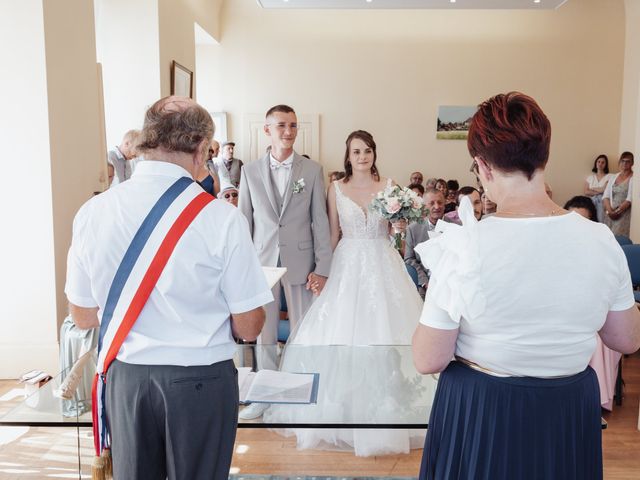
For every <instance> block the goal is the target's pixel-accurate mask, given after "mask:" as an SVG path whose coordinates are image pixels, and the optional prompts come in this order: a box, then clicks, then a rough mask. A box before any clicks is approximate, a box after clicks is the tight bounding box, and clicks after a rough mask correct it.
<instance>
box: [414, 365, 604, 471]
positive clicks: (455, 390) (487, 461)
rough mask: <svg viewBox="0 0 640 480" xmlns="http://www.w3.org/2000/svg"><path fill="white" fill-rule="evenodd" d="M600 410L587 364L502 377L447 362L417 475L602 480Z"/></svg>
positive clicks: (595, 387) (595, 389) (597, 388)
mask: <svg viewBox="0 0 640 480" xmlns="http://www.w3.org/2000/svg"><path fill="white" fill-rule="evenodd" d="M600 414H601V411H600V393H599V387H598V380H597V378H596V374H595V372H594V371H593V369H592V368H591V367H587V369H586V370H585V371H583V372H581V373H578V374H577V375H573V376H571V377H566V378H554V379H542V378H532V377H506V378H503V377H495V376H492V375H488V374H486V373H481V372H479V371H477V370H474V369H472V368H471V367H469V366H467V365H465V364H463V363H460V362H455V361H454V362H451V363H450V364H449V366H448V367H447V368H446V370H445V371H444V372H442V373H441V374H440V380H439V382H438V389H437V392H436V396H435V400H434V403H433V407H432V409H431V416H430V419H429V429H428V430H427V439H426V442H425V447H424V453H423V457H422V466H421V469H420V479H429V480H455V479H461V480H462V479H464V480H467V479H468V480H471V479H473V480H481V479H486V480H501V479H509V480H528V479H531V480H534V479H535V480H574V479H575V480H591V479H602V429H601V428H602V427H601V421H600V418H601V417H600Z"/></svg>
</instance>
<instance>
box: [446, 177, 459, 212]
mask: <svg viewBox="0 0 640 480" xmlns="http://www.w3.org/2000/svg"><path fill="white" fill-rule="evenodd" d="M459 188H460V184H459V183H458V181H457V180H448V181H447V193H446V196H445V199H444V213H449V212H453V211H454V210H455V209H456V208H457V207H458V189H459Z"/></svg>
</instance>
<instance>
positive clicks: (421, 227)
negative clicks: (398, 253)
mask: <svg viewBox="0 0 640 480" xmlns="http://www.w3.org/2000/svg"><path fill="white" fill-rule="evenodd" d="M427 240H429V223H428V222H425V223H412V224H411V225H409V226H408V227H407V233H406V236H405V246H404V262H405V263H406V264H407V265H411V266H412V267H413V268H415V269H416V271H417V272H418V284H419V285H426V284H427V283H428V282H429V271H428V269H427V268H426V267H425V266H424V265H423V264H422V261H421V260H420V255H418V254H417V253H416V251H415V250H414V247H415V246H416V245H418V244H419V243H422V242H426V241H427Z"/></svg>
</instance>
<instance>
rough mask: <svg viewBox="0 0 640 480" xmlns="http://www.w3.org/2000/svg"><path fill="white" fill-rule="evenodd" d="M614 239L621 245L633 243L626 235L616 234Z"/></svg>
mask: <svg viewBox="0 0 640 480" xmlns="http://www.w3.org/2000/svg"><path fill="white" fill-rule="evenodd" d="M616 240H617V241H618V243H619V244H620V245H621V246H622V245H633V242H632V241H631V239H630V238H629V237H627V236H626V235H616Z"/></svg>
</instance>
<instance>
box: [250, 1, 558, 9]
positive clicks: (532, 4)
mask: <svg viewBox="0 0 640 480" xmlns="http://www.w3.org/2000/svg"><path fill="white" fill-rule="evenodd" d="M567 1H568V0H539V2H536V1H535V0H455V2H452V1H451V0H371V1H367V0H257V2H258V4H259V5H260V6H262V7H263V8H322V9H337V8H341V9H426V8H430V9H459V10H460V9H465V10H468V9H476V10H482V9H532V10H549V9H555V8H559V7H560V6H561V5H562V4H563V3H565V2H567Z"/></svg>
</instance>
